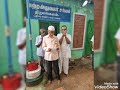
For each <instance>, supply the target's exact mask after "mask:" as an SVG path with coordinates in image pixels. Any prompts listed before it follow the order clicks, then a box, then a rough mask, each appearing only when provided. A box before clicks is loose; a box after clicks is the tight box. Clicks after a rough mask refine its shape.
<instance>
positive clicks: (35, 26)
mask: <svg viewBox="0 0 120 90" xmlns="http://www.w3.org/2000/svg"><path fill="white" fill-rule="evenodd" d="M37 1H41V2H43V0H37ZM44 2H46V3H52V4H57V5H63V6H68V7H71V10H72V14H71V22H67V23H65V22H60V27H61V26H62V25H64V24H65V25H67V27H68V33H69V34H71V35H72V32H73V15H74V13H80V14H86V15H87V22H88V21H89V20H94V11H93V8H94V7H93V6H92V5H87V6H85V7H84V8H86V9H89V10H92V13H89V12H84V8H80V5H81V3H80V2H78V1H77V0H76V1H73V0H64V3H62V2H61V0H56V1H55V0H45V1H44ZM31 23H32V24H31V26H32V36H33V53H34V59H35V60H37V56H36V47H35V38H36V36H38V34H39V33H38V30H39V22H38V21H37V20H31ZM60 32H61V31H60ZM86 32H87V30H86ZM92 32H93V31H92ZM91 37H92V36H91ZM27 42H28V43H27V44H28V45H27V60H30V53H29V52H30V48H29V47H30V44H29V40H28V39H27ZM71 48H72V45H71ZM84 51H85V49H81V50H72V59H78V58H80V57H82V56H84V55H85V53H84Z"/></svg>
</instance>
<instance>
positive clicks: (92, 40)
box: [91, 36, 94, 69]
mask: <svg viewBox="0 0 120 90" xmlns="http://www.w3.org/2000/svg"><path fill="white" fill-rule="evenodd" d="M91 42H92V68H93V69H94V50H93V49H94V36H92V39H91Z"/></svg>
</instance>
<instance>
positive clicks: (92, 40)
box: [91, 36, 94, 51]
mask: <svg viewBox="0 0 120 90" xmlns="http://www.w3.org/2000/svg"><path fill="white" fill-rule="evenodd" d="M91 42H92V43H94V36H92V38H91ZM92 51H94V50H93V48H92Z"/></svg>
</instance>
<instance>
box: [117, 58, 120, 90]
mask: <svg viewBox="0 0 120 90" xmlns="http://www.w3.org/2000/svg"><path fill="white" fill-rule="evenodd" d="M117 81H118V88H119V89H120V56H118V57H117Z"/></svg>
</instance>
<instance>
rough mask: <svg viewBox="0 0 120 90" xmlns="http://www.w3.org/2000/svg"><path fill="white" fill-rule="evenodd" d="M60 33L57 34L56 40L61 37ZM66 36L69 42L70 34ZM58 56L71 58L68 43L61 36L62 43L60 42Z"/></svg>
mask: <svg viewBox="0 0 120 90" xmlns="http://www.w3.org/2000/svg"><path fill="white" fill-rule="evenodd" d="M62 35H63V34H62V33H60V34H58V35H57V38H58V40H60V39H61V37H62ZM66 36H67V38H68V39H69V40H70V42H71V35H70V34H66ZM60 57H66V58H71V49H70V44H67V42H66V39H65V37H64V38H63V41H62V44H61V50H60Z"/></svg>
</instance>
